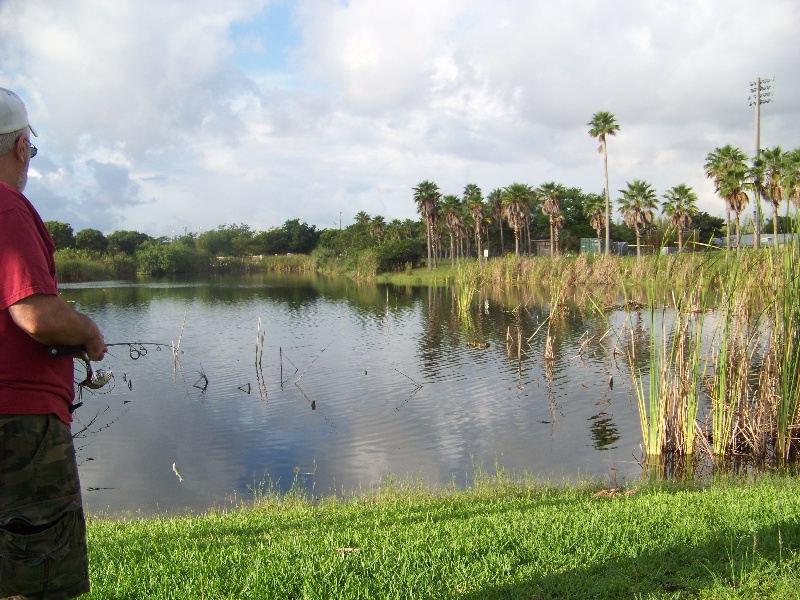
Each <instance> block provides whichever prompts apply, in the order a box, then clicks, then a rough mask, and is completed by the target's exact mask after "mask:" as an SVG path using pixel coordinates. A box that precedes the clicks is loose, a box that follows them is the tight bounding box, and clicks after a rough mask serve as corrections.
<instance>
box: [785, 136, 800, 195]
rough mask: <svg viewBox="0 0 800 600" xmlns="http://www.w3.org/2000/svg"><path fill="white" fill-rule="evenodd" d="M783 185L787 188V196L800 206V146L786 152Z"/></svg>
mask: <svg viewBox="0 0 800 600" xmlns="http://www.w3.org/2000/svg"><path fill="white" fill-rule="evenodd" d="M783 185H784V187H785V188H786V198H788V199H789V200H791V201H792V202H794V205H795V207H797V208H800V148H797V149H795V150H792V151H791V152H787V153H786V161H785V162H784V173H783Z"/></svg>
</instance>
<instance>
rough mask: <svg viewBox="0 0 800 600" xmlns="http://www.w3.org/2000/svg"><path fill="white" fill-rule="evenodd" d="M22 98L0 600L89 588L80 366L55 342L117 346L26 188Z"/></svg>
mask: <svg viewBox="0 0 800 600" xmlns="http://www.w3.org/2000/svg"><path fill="white" fill-rule="evenodd" d="M31 135H34V136H35V135H36V132H35V130H34V129H33V128H32V127H31V126H30V123H29V122H28V113H27V111H26V109H25V105H24V104H23V102H22V100H21V99H20V98H19V96H17V95H16V94H15V93H14V92H12V91H10V90H7V89H4V88H0V598H7V597H23V598H28V599H31V598H47V599H48V600H54V599H61V598H74V597H76V596H79V595H81V594H83V593H84V592H87V591H89V568H88V556H87V547H86V525H85V522H84V515H83V506H82V503H81V490H80V482H79V480H78V468H77V463H76V460H75V449H74V447H73V444H72V436H71V432H70V423H71V422H72V415H71V411H70V408H71V406H72V402H73V399H74V397H75V389H74V380H73V363H72V358H71V357H69V356H60V357H53V356H51V355H50V354H49V352H48V346H49V345H52V344H65V345H73V346H83V348H84V349H85V352H86V355H87V356H88V358H89V359H91V360H102V358H103V356H104V354H105V352H106V350H107V348H106V345H105V341H104V339H103V334H102V333H101V331H100V329H99V328H98V326H97V325H96V324H95V323H94V321H92V320H91V319H90V318H89V317H87V316H86V315H84V314H82V313H79V312H77V311H76V310H74V309H73V308H72V307H71V306H70V305H69V304H68V303H67V302H66V301H65V300H64V299H63V298H61V297H59V296H58V290H57V286H56V268H55V260H54V257H53V255H54V252H55V246H54V244H53V240H52V238H51V237H50V234H49V233H48V231H47V228H46V227H45V225H44V223H43V222H42V219H41V217H40V216H39V213H38V212H37V211H36V209H35V208H34V207H33V205H32V204H31V203H30V202H29V201H28V199H27V198H26V197H25V196H24V195H23V194H22V191H23V190H24V189H25V184H26V182H27V179H28V166H29V164H30V160H31V158H33V157H34V156H36V153H37V150H36V147H35V146H34V145H33V144H31Z"/></svg>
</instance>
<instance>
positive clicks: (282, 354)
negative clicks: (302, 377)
mask: <svg viewBox="0 0 800 600" xmlns="http://www.w3.org/2000/svg"><path fill="white" fill-rule="evenodd" d="M278 350H279V351H280V356H281V389H283V357H284V356H286V355H285V354H284V353H283V347H282V346H279V347H278ZM286 360H287V361H289V364H290V365H292V366H293V367H294V373H297V372H298V371H299V370H300V369H298V368H297V366H296V365H295V364H294V363H293V362H292V361H291V359H290V358H289V357H288V356H286ZM294 373H292V375H294ZM298 381H299V380H298Z"/></svg>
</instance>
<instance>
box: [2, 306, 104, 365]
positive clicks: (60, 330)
mask: <svg viewBox="0 0 800 600" xmlns="http://www.w3.org/2000/svg"><path fill="white" fill-rule="evenodd" d="M8 311H9V313H10V314H11V318H12V319H13V321H14V323H16V325H17V326H18V327H19V328H20V329H22V330H23V331H24V332H25V333H27V334H28V335H29V336H31V337H32V338H33V339H35V340H36V341H37V342H39V343H41V344H46V345H48V346H49V345H52V344H64V345H69V346H80V345H82V346H83V347H84V348H86V354H87V355H88V356H89V359H90V360H103V356H104V355H105V353H106V351H107V350H108V348H106V344H105V341H104V339H103V334H102V332H101V331H100V328H99V327H98V326H97V324H96V323H95V322H94V321H92V320H91V319H90V318H89V317H87V316H86V315H84V314H83V313H79V312H78V311H76V310H75V309H74V308H72V307H71V306H70V305H69V303H68V302H67V301H66V300H64V299H63V298H61V297H60V296H56V295H50V294H33V295H32V296H28V297H27V298H23V299H22V300H20V301H18V302H16V303H14V304H12V305H11V306H9V307H8Z"/></svg>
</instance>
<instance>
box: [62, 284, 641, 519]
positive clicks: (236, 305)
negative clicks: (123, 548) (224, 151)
mask: <svg viewBox="0 0 800 600" xmlns="http://www.w3.org/2000/svg"><path fill="white" fill-rule="evenodd" d="M62 293H63V295H64V296H65V297H66V298H67V299H68V300H72V301H75V302H77V303H78V304H79V305H80V307H81V309H82V310H84V311H86V312H87V313H89V314H90V315H91V316H92V317H93V318H94V319H95V320H97V321H98V322H99V323H101V324H102V326H103V328H104V333H105V334H106V338H107V339H108V340H109V341H114V342H131V341H148V342H159V343H167V344H172V343H177V341H178V340H179V339H180V347H181V350H182V354H180V355H179V360H178V361H177V362H175V361H173V358H172V354H171V352H170V351H166V352H161V353H158V352H149V353H148V354H147V355H146V356H143V357H141V358H140V359H139V360H135V361H134V360H131V357H130V356H129V355H128V350H127V348H126V347H116V348H114V349H112V352H110V353H109V356H108V357H107V359H106V361H104V363H103V364H102V366H103V367H106V368H113V370H114V373H115V375H116V379H115V387H114V388H113V389H111V390H108V391H103V393H99V394H96V395H93V396H91V397H90V398H88V399H85V405H84V407H83V408H81V409H80V410H79V411H78V412H77V413H76V417H77V418H78V422H76V424H75V429H76V430H80V429H81V428H85V430H84V432H83V434H82V437H81V438H80V439H79V442H78V445H79V447H80V456H81V473H82V481H83V484H84V486H85V489H86V490H87V503H88V504H89V507H90V509H94V510H111V511H114V512H116V511H124V510H137V509H141V510H143V511H145V512H150V511H154V510H176V509H181V508H184V507H188V508H197V509H203V508H207V507H209V506H213V505H220V504H223V503H224V502H226V501H227V500H229V499H230V498H231V497H233V496H237V497H241V496H243V495H244V496H246V495H247V494H248V493H250V492H248V490H252V489H256V488H258V485H259V484H263V483H264V482H265V481H270V482H271V483H273V484H275V485H277V486H278V487H281V488H286V487H288V486H289V485H291V483H292V482H293V481H295V479H296V477H295V475H296V473H295V469H298V471H297V472H300V473H313V476H307V475H306V476H304V481H307V482H308V484H309V485H310V486H313V488H314V489H315V491H316V493H329V492H331V491H334V490H335V491H341V490H342V489H353V488H355V487H358V486H371V485H375V484H376V483H377V482H379V481H380V480H381V478H383V477H385V476H387V475H388V474H390V473H392V474H394V475H395V476H410V477H419V478H422V479H423V480H424V481H426V482H427V483H431V484H439V483H449V482H450V481H455V482H456V483H457V484H460V485H464V484H465V483H466V482H467V481H468V478H469V477H470V473H471V471H472V467H473V465H474V463H475V462H480V463H481V464H482V465H484V466H485V467H487V468H488V469H489V470H491V468H492V467H493V466H494V465H495V464H496V463H497V464H499V465H502V466H503V467H504V468H506V469H508V470H511V471H527V472H530V473H532V474H536V475H540V476H542V477H550V476H554V477H558V478H560V477H562V476H570V477H578V476H587V475H590V474H592V473H596V474H601V475H605V474H606V473H608V472H609V470H610V469H611V468H613V469H614V470H615V471H614V472H615V473H619V474H620V477H625V476H629V477H637V476H638V475H639V473H640V472H641V469H640V467H639V465H638V464H637V463H636V457H637V456H638V455H639V447H640V442H641V440H640V439H639V436H640V433H639V422H638V415H637V409H636V403H635V400H633V396H632V394H631V389H630V385H629V384H628V382H629V381H630V377H629V375H628V373H627V368H628V366H627V364H626V361H624V360H622V361H620V360H618V357H617V356H616V355H615V352H614V350H615V349H616V348H619V347H624V345H625V344H626V343H629V342H628V341H627V339H617V338H616V337H615V336H614V335H613V334H609V328H610V325H611V324H613V325H614V327H615V328H616V330H622V329H623V327H622V326H623V325H624V324H625V319H626V317H625V316H624V314H623V313H622V312H621V311H617V312H612V313H610V314H605V315H599V314H598V313H597V311H594V310H588V309H586V308H584V307H583V306H581V305H580V304H579V303H578V304H574V305H569V306H568V307H567V310H566V311H564V312H563V313H562V314H561V315H560V316H559V317H558V318H557V319H553V320H551V321H549V320H548V317H549V308H548V305H547V302H546V300H547V299H548V298H549V296H548V295H547V293H546V292H542V291H541V290H525V291H519V292H515V293H513V294H508V293H506V294H503V293H499V292H497V291H494V290H490V291H483V292H481V293H480V294H477V295H476V297H475V298H474V301H473V310H472V311H471V313H470V316H471V319H470V320H469V322H467V323H465V320H464V319H463V318H462V319H460V318H459V317H458V315H457V314H456V311H455V310H454V299H453V290H452V289H449V288H447V287H431V288H427V287H426V288H421V287H407V286H402V287H393V286H389V285H368V284H363V283H354V282H351V281H348V280H340V279H337V280H331V279H326V278H323V277H319V276H317V275H292V276H272V275H259V276H249V277H238V278H232V277H231V278H215V279H209V280H203V281H191V280H178V279H176V280H172V281H145V282H138V283H137V284H135V285H131V284H119V283H101V284H94V285H91V286H77V285H72V286H64V289H63V292H62ZM184 320H185V321H184ZM259 322H260V324H261V325H260V328H259ZM627 331H628V332H633V331H635V326H633V325H632V326H630V327H628V328H627ZM626 335H632V334H631V333H626ZM634 343H636V342H635V341H634ZM620 363H622V364H620ZM609 377H613V378H614V381H615V382H616V384H615V385H614V387H613V389H610V388H609ZM173 463H174V464H176V465H177V466H178V467H179V468H180V473H181V475H182V478H183V481H178V478H177V477H176V476H175V474H174V472H173V470H172V465H173Z"/></svg>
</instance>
